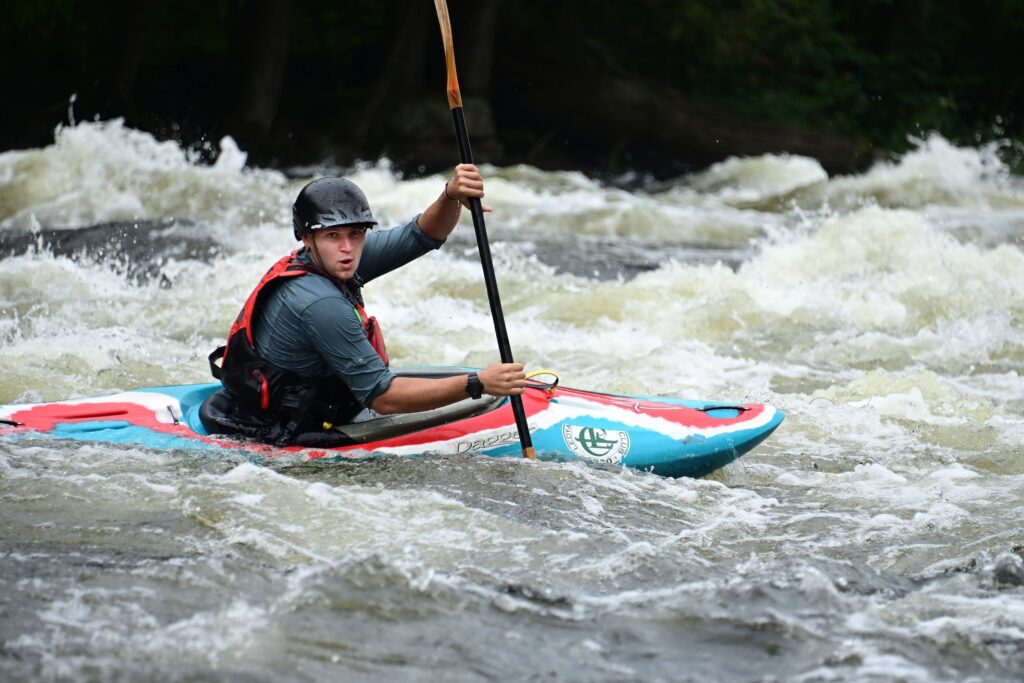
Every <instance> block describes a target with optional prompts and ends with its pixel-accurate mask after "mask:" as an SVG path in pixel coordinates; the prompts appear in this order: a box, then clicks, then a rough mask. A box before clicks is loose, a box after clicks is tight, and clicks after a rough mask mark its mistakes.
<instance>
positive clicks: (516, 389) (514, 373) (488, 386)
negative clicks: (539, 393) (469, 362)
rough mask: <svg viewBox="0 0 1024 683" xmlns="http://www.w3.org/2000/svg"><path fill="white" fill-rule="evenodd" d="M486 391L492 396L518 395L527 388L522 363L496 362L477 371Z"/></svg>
mask: <svg viewBox="0 0 1024 683" xmlns="http://www.w3.org/2000/svg"><path fill="white" fill-rule="evenodd" d="M477 377H479V378H480V381H481V382H483V385H484V393H485V394H490V395H491V396H518V395H519V394H522V393H523V390H524V389H525V388H526V373H524V372H523V364H522V363H495V364H494V365H488V366H487V367H486V368H484V369H483V370H481V371H480V372H479V373H477Z"/></svg>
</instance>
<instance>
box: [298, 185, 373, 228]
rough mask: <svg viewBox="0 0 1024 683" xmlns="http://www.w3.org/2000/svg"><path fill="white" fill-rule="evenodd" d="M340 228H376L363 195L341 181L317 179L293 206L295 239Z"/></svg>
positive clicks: (358, 190) (303, 190)
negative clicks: (350, 226) (318, 231)
mask: <svg viewBox="0 0 1024 683" xmlns="http://www.w3.org/2000/svg"><path fill="white" fill-rule="evenodd" d="M339 225H377V220H376V219H375V218H374V217H373V214H372V213H370V203H369V202H368V201H366V195H365V194H363V191H362V190H360V189H359V188H358V187H357V186H356V184H355V183H353V182H352V181H350V180H345V179H344V178H318V179H317V180H314V181H313V182H311V183H309V184H308V185H306V186H305V187H304V188H302V191H300V192H299V196H298V197H296V198H295V203H294V204H293V205H292V227H294V228H295V239H297V240H301V239H302V236H303V235H305V234H307V233H310V232H313V231H314V230H320V229H321V228H333V227H335V226H339Z"/></svg>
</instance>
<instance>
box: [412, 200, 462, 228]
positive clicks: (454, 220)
mask: <svg viewBox="0 0 1024 683" xmlns="http://www.w3.org/2000/svg"><path fill="white" fill-rule="evenodd" d="M461 209H462V205H461V204H459V202H458V201H455V200H450V199H448V198H447V197H445V196H444V193H443V192H442V193H441V194H440V195H439V196H438V198H437V199H436V200H435V201H434V203H433V204H431V205H430V206H428V207H427V209H426V211H424V212H423V213H422V214H420V218H419V221H418V222H417V225H419V228H420V231H422V232H423V234H424V235H426V236H427V237H431V238H433V239H435V240H443V239H447V238H448V235H450V234H452V230H454V229H455V226H456V225H458V222H459V213H460V211H461Z"/></svg>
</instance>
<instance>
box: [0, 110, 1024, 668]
mask: <svg viewBox="0 0 1024 683" xmlns="http://www.w3.org/2000/svg"><path fill="white" fill-rule="evenodd" d="M206 152H207V153H206V154H200V153H198V152H195V151H188V150H184V149H182V148H181V147H180V146H179V145H178V144H176V143H174V142H159V141H157V140H155V139H154V138H152V137H151V136H149V135H148V134H145V133H142V132H138V131H134V130H131V129H128V128H126V127H124V126H122V125H121V124H120V123H119V122H117V121H109V122H92V123H82V124H79V125H77V126H73V127H64V128H61V129H59V130H58V131H57V132H56V134H55V139H54V143H53V144H52V145H49V146H47V147H45V148H41V149H31V150H24V151H16V152H7V153H4V154H0V249H2V260H0V403H14V402H34V401H41V400H56V399H61V398H68V397H73V396H85V395H90V394H99V393H108V392H112V391H114V390H120V389H126V388H131V387H137V386H146V385H160V384H171V383H189V382H202V381H207V369H206V354H207V353H208V352H209V351H210V350H211V349H212V348H213V347H214V346H215V345H217V344H218V343H222V342H223V339H224V337H225V336H226V333H227V328H228V326H229V325H230V323H231V321H232V319H233V317H234V315H235V314H236V312H237V310H238V308H239V306H240V305H241V302H242V301H243V299H244V298H245V296H246V295H247V294H248V292H249V290H250V288H251V287H252V286H253V285H254V283H255V281H256V280H257V279H258V278H259V276H260V275H261V274H262V273H263V272H264V270H265V269H266V268H267V267H268V266H269V265H270V264H271V263H272V262H273V261H274V260H275V259H277V258H278V257H279V256H280V255H282V254H283V253H285V252H287V251H288V250H289V249H291V248H293V247H294V244H295V243H294V241H293V240H292V238H291V229H290V227H289V223H290V203H291V201H292V200H293V198H294V196H295V194H296V193H297V191H298V189H299V188H300V187H301V186H302V185H303V184H304V183H305V182H306V181H307V180H308V179H309V178H310V177H311V176H312V175H314V174H323V173H327V172H331V171H332V169H330V168H329V167H327V166H324V167H317V168H307V169H290V170H289V172H288V173H287V174H285V173H282V172H279V171H276V170H266V169H256V168H249V167H246V166H245V155H244V153H243V152H241V151H240V150H238V148H237V147H236V146H235V145H234V143H233V142H232V141H231V140H224V141H222V142H221V143H220V145H219V148H218V147H217V146H216V145H215V146H214V148H213V149H212V150H207V151H206ZM212 155H215V156H216V162H214V163H207V162H203V161H201V160H200V158H201V157H203V158H206V157H210V156H212ZM335 170H337V169H335ZM485 170H486V178H487V199H486V202H487V203H489V204H491V205H492V206H493V207H494V213H493V214H490V215H489V216H488V228H489V232H490V236H491V240H492V249H493V252H494V257H495V262H496V267H497V270H498V275H499V277H498V280H499V283H500V286H501V292H502V300H503V303H504V307H505V312H506V317H507V324H508V329H509V333H510V337H511V342H512V348H513V350H514V352H515V355H516V358H517V359H518V360H521V361H523V362H525V363H526V365H527V366H528V368H552V369H554V370H556V371H557V372H559V374H560V375H561V377H562V382H563V383H564V384H566V385H569V386H578V387H580V388H590V389H597V390H605V391H615V392H629V393H636V394H653V395H665V396H681V397H687V398H711V399H718V400H725V401H747V402H767V403H771V404H773V405H775V406H777V407H779V408H781V409H782V410H784V411H785V413H786V415H787V419H786V421H785V422H784V423H783V425H782V427H781V428H780V429H779V430H778V431H777V432H776V433H775V434H774V435H773V436H772V437H771V438H770V439H769V440H768V441H767V442H765V443H764V444H762V445H761V446H759V447H758V448H757V449H756V450H755V451H753V452H751V453H750V454H748V455H746V456H745V457H743V458H742V459H741V460H739V461H737V462H736V463H733V464H732V465H729V466H728V467H726V468H725V469H723V470H721V471H719V472H717V473H715V474H714V475H712V476H710V477H708V478H705V479H701V480H692V479H683V480H671V479H663V478H659V477H657V476H653V475H645V474H639V473H634V472H629V471H616V470H604V469H595V468H592V467H587V466H586V465H583V464H580V463H565V462H563V463H556V462H539V463H526V462H523V461H520V460H515V459H490V458H483V457H479V456H474V455H463V456H456V457H421V458H397V457H396V458H384V459H380V460H376V461H372V462H364V463H323V462H313V463H310V462H303V461H301V460H288V459H284V460H279V461H276V462H274V463H273V464H271V465H269V466H266V465H262V464H259V463H253V462H249V461H248V460H247V459H246V458H245V456H244V455H242V454H238V453H234V452H225V453H222V454H217V455H210V454H196V453H194V452H155V451H149V450H146V449H142V448H131V447H123V446H109V445H89V444H82V443H77V442H76V443H69V442H59V441H53V440H47V439H43V438H36V439H31V440H26V441H0V519H2V520H3V523H2V524H0V586H2V587H3V591H2V593H0V678H3V679H5V680H12V681H48V680H75V681H78V680H146V681H184V680H188V681H201V680H225V679H227V680H258V681H264V680H265V681H307V680H309V681H312V680H388V681H390V680H423V681H434V680H455V681H476V680H569V681H572V680H579V681H584V680H585V681H634V680H635V681H658V680H664V681H690V680H692V681H722V680H742V681H773V680H795V681H890V680H899V681H968V680H976V681H982V680H984V681H1017V680H1020V679H1021V677H1022V676H1024V532H1022V526H1024V453H1022V451H1024V378H1022V374H1024V183H1022V181H1021V179H1020V178H1016V177H1013V176H1011V175H1009V174H1008V172H1007V171H1006V169H1005V167H1004V166H1003V165H1002V164H1001V162H1000V161H999V158H998V156H997V154H996V152H995V150H994V149H992V148H987V147H986V148H973V149H972V148H956V147H954V146H952V145H950V144H949V143H948V142H946V141H945V140H943V139H942V138H939V137H932V138H928V139H925V140H921V141H919V144H918V145H917V147H916V149H915V150H914V151H912V152H910V153H908V154H906V155H905V156H904V157H902V158H900V159H897V160H894V161H892V162H885V163H879V164H878V165H876V166H875V167H874V168H872V169H871V170H869V171H867V172H865V173H864V174H862V175H857V176H849V177H835V178H829V177H828V176H827V175H826V174H825V173H824V171H823V170H822V169H821V167H820V166H819V165H818V164H817V163H816V162H815V161H813V160H811V159H806V158H799V157H786V156H764V157H758V158H750V159H733V160H729V161H727V162H724V163H722V164H719V165H717V166H715V167H712V168H711V169H708V170H707V171H705V172H702V173H700V174H696V175H693V176H689V177H685V178H680V179H678V180H677V181H675V182H671V183H663V184H658V185H655V184H652V183H648V184H647V185H643V184H642V183H641V184H640V185H641V186H642V187H645V188H646V189H644V190H626V189H618V187H616V186H615V185H614V184H602V183H599V182H596V181H594V180H592V179H589V178H587V177H585V176H584V175H581V174H579V173H572V172H560V173H555V172H542V171H539V170H536V169H533V168H530V167H513V168H487V169H485ZM346 172H348V173H349V175H350V177H352V178H353V179H354V180H355V181H356V182H357V183H358V184H359V185H361V186H362V187H363V189H364V190H365V191H366V193H367V194H368V195H369V197H370V199H371V204H372V206H373V209H374V211H375V213H377V214H378V217H379V218H381V219H382V222H383V223H385V224H397V223H399V222H403V221H405V220H407V219H408V218H409V217H410V216H412V215H414V214H415V213H416V212H417V211H419V210H421V209H422V208H424V207H425V206H426V205H427V204H428V203H429V202H430V201H432V200H433V199H434V198H435V197H436V196H437V194H438V193H439V192H440V189H441V186H442V183H443V180H444V178H443V177H442V176H428V177H421V178H416V179H403V178H402V177H401V176H400V175H399V174H397V173H396V172H394V171H393V170H392V168H391V167H390V165H389V164H388V163H387V162H386V161H381V162H377V163H372V164H367V165H364V166H360V167H359V168H357V169H354V170H353V169H346ZM464 219H466V220H467V221H468V216H466V217H464ZM366 294H367V300H368V309H369V310H370V311H371V312H372V313H373V314H374V315H376V316H377V317H378V318H380V319H381V320H382V321H384V323H385V326H386V328H387V336H388V340H389V348H390V350H391V353H392V359H393V363H394V364H396V365H408V364H423V363H440V364H463V365H483V364H486V363H488V362H491V361H493V360H496V356H497V353H496V351H495V350H494V342H493V337H492V335H493V332H492V328H491V324H490V320H489V313H488V309H487V304H486V297H485V293H484V287H483V284H482V277H481V273H480V267H479V264H478V262H477V261H476V260H475V251H474V246H473V238H472V229H471V226H469V224H468V222H467V223H466V224H464V225H463V226H462V227H460V228H459V230H458V231H457V232H456V234H455V235H454V236H453V237H452V239H451V240H450V241H449V244H448V245H446V247H445V248H444V249H442V250H441V251H440V252H437V253H434V254H431V255H429V256H427V257H425V258H423V259H421V260H420V261H418V262H416V263H414V264H412V265H410V266H409V267H407V268H404V269H403V270H401V271H399V272H396V273H394V274H391V275H389V276H387V277H385V278H383V279H381V280H380V281H378V282H374V283H372V284H371V285H370V286H369V287H368V288H367V291H366Z"/></svg>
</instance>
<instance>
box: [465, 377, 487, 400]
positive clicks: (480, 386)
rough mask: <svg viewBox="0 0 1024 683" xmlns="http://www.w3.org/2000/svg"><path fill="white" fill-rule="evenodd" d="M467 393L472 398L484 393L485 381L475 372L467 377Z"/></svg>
mask: <svg viewBox="0 0 1024 683" xmlns="http://www.w3.org/2000/svg"><path fill="white" fill-rule="evenodd" d="M466 393H467V394H469V397H470V398H480V397H481V396H483V395H484V383H483V382H481V381H480V378H479V377H477V375H476V373H475V372H471V373H469V377H467V378H466Z"/></svg>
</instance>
